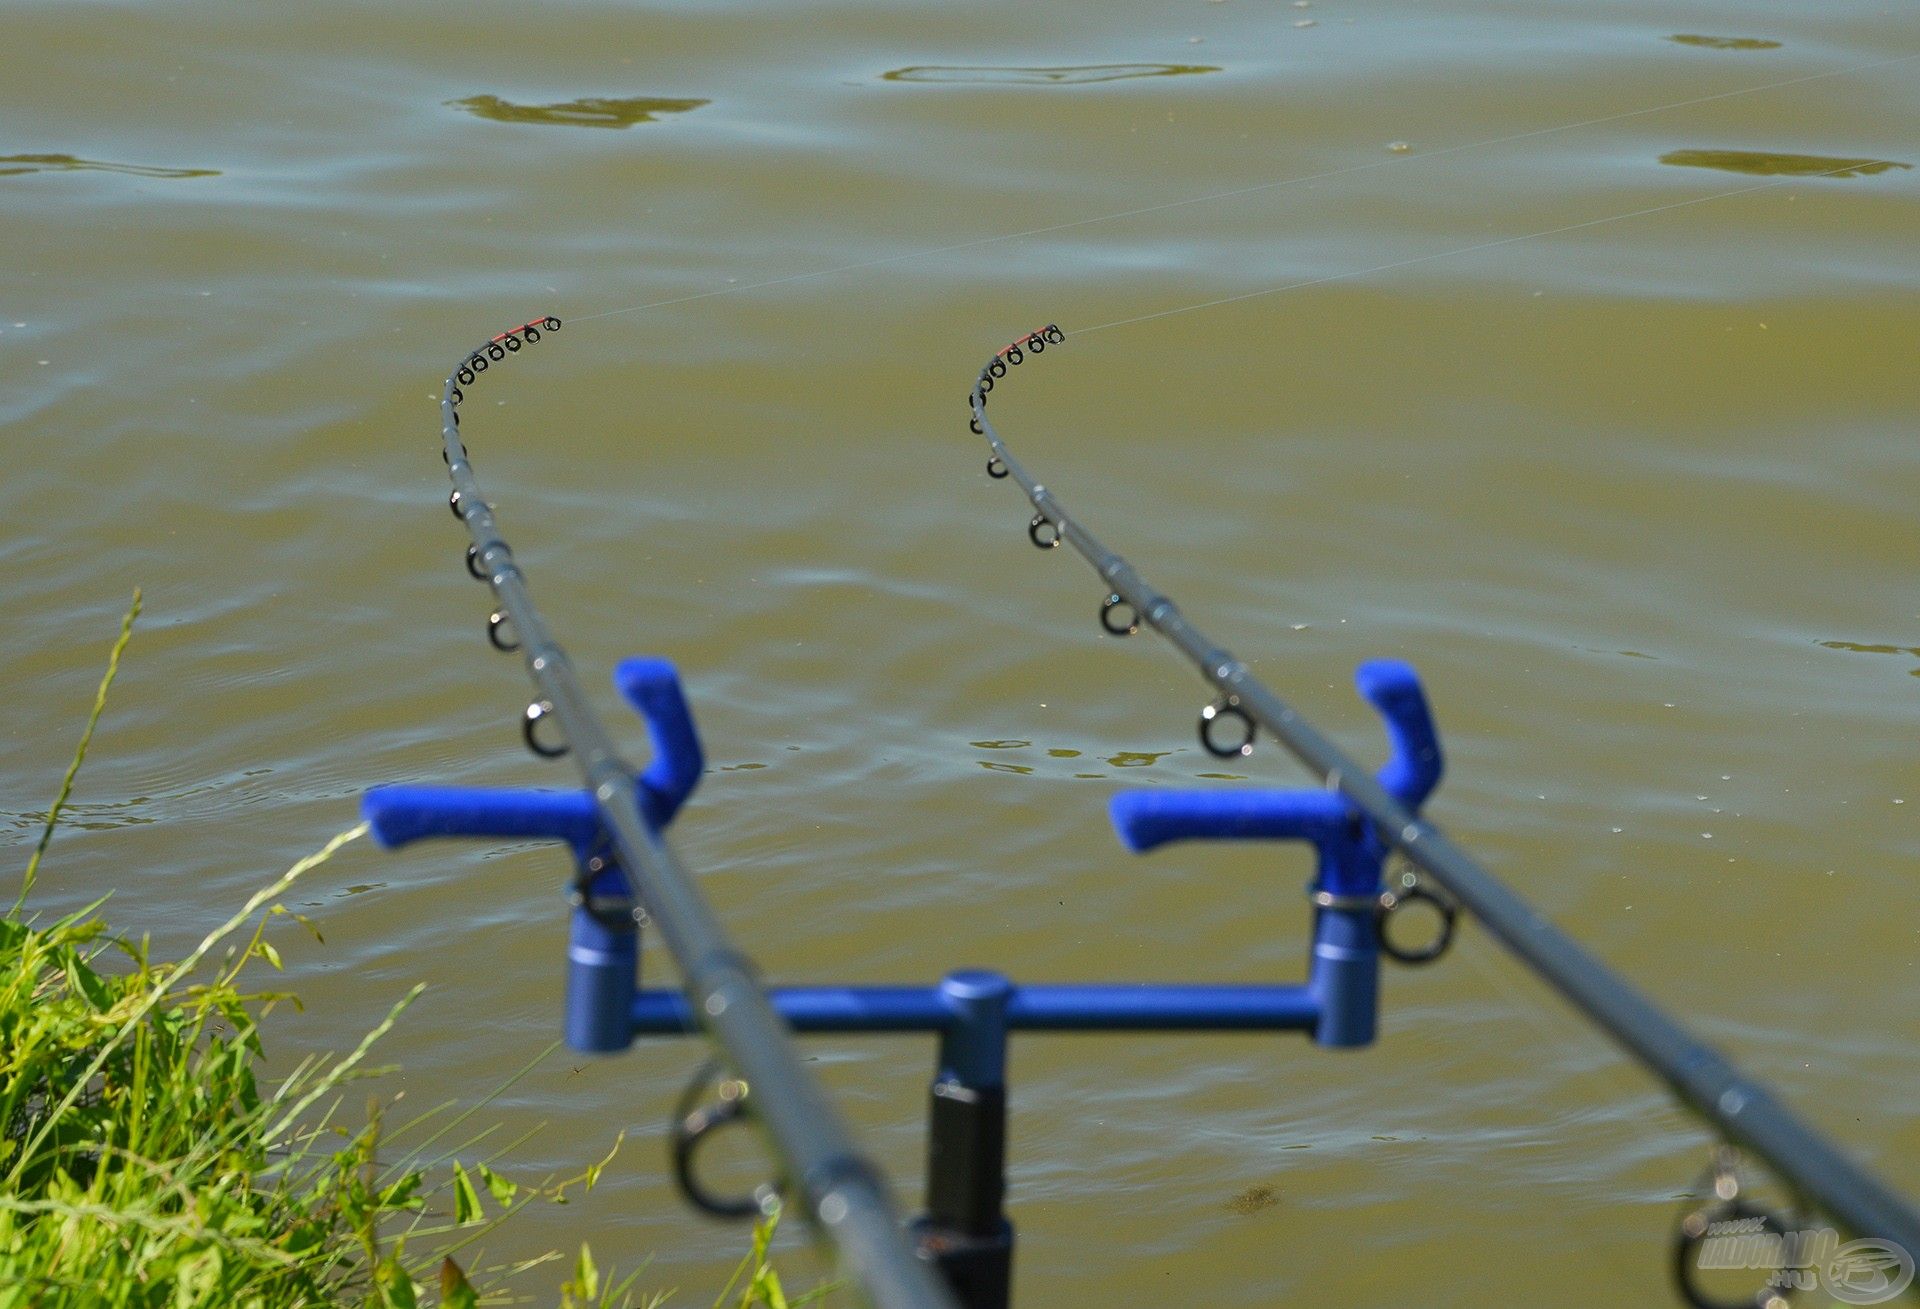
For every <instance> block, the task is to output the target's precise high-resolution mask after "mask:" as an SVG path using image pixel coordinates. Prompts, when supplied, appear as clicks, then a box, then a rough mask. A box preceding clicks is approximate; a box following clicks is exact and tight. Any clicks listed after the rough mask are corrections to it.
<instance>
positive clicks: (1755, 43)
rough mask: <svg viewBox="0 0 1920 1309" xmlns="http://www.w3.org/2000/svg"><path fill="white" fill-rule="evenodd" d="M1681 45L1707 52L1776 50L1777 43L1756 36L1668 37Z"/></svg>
mask: <svg viewBox="0 0 1920 1309" xmlns="http://www.w3.org/2000/svg"><path fill="white" fill-rule="evenodd" d="M1667 40H1669V41H1678V42H1679V43H1680V44H1681V45H1698V46H1705V47H1706V48H1707V49H1709V50H1778V49H1779V48H1780V43H1779V42H1778V41H1763V40H1761V39H1760V38H1759V37H1757V36H1686V35H1682V36H1670V37H1668V38H1667Z"/></svg>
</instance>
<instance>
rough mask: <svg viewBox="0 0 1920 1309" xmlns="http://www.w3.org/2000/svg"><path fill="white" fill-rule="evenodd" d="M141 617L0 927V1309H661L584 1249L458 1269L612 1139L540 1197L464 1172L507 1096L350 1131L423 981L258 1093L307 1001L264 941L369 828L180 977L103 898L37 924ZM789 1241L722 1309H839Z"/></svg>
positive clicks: (205, 943)
mask: <svg viewBox="0 0 1920 1309" xmlns="http://www.w3.org/2000/svg"><path fill="white" fill-rule="evenodd" d="M139 609H140V596H139V593H138V592H135V594H134V600H133V606H132V608H131V609H130V610H129V611H128V613H127V617H126V621H125V622H124V623H123V624H122V627H121V631H120V635H119V638H118V639H117V640H116V641H115V643H114V646H113V650H112V653H111V655H110V657H109V660H108V666H107V670H106V673H105V675H104V676H103V677H102V679H101V682H100V688H99V692H98V694H97V695H96V696H95V699H94V705H93V711H92V713H91V715H90V716H89V718H88V721H87V726H86V730H85V732H84V733H83V734H82V736H81V739H80V743H79V747H78V749H77V750H76V751H75V753H74V758H73V762H72V765H71V766H70V767H69V768H68V770H67V773H66V777H65V779H64V780H63V782H62V784H61V787H60V790H59V794H58V798H57V799H56V800H55V802H54V805H53V807H52V809H51V810H50V811H49V812H48V814H47V819H46V825H45V828H44V830H43V831H42V833H41V837H40V840H39V842H38V844H37V846H36V848H35V850H34V852H33V855H32V858H31V860H30V861H29V863H28V865H27V868H26V870H25V872H24V874H23V875H22V878H21V887H20V892H19V896H18V898H17V899H16V900H15V902H14V904H13V907H12V908H11V909H10V910H9V911H8V912H7V914H6V916H5V918H4V919H0V1309H25V1307H26V1306H69V1305H71V1306H81V1305H85V1306H129V1307H132V1306H138V1307H140V1309H147V1307H149V1306H150V1307H151V1309H214V1307H215V1306H218V1307H219V1309H229V1307H235V1309H294V1307H295V1306H302V1307H308V1309H343V1307H346V1306H352V1307H353V1309H404V1307H407V1306H416V1305H426V1304H433V1303H436V1302H437V1303H439V1304H442V1305H445V1306H448V1307H449V1309H467V1307H468V1306H477V1305H480V1304H485V1303H505V1302H509V1301H512V1302H521V1303H524V1302H526V1301H527V1300H528V1299H529V1298H531V1299H533V1300H534V1301H536V1302H542V1303H551V1304H559V1305H561V1306H564V1307H565V1309H585V1307H586V1306H594V1307H595V1309H601V1307H602V1306H632V1305H643V1306H649V1307H651V1306H658V1305H660V1304H661V1303H663V1302H664V1301H665V1300H666V1299H667V1296H666V1295H663V1294H658V1293H655V1294H650V1295H647V1296H644V1297H643V1296H641V1295H639V1294H638V1293H637V1292H636V1291H635V1290H634V1287H635V1284H636V1282H637V1280H638V1277H639V1272H640V1271H644V1270H636V1272H634V1273H631V1274H628V1275H627V1276H626V1277H624V1278H615V1277H611V1276H607V1275H603V1274H602V1273H601V1271H600V1270H599V1268H598V1267H597V1266H596V1264H595V1262H594V1259H593V1255H592V1253H591V1251H590V1250H589V1249H588V1248H587V1247H586V1246H585V1245H582V1246H581V1248H580V1250H579V1252H578V1254H577V1255H574V1256H571V1257H563V1256H562V1255H560V1254H559V1253H558V1252H553V1253H550V1254H548V1255H546V1256H543V1257H540V1258H536V1259H531V1260H524V1261H521V1262H519V1263H516V1264H512V1265H505V1266H500V1267H490V1268H486V1269H484V1270H477V1269H475V1268H474V1267H473V1266H472V1265H471V1264H470V1263H469V1264H467V1265H463V1264H462V1262H461V1260H462V1259H465V1258H467V1251H468V1250H469V1249H470V1248H472V1247H473V1245H474V1243H475V1242H476V1241H478V1240H480V1239H482V1238H484V1237H486V1236H487V1235H488V1234H489V1233H491V1232H493V1231H494V1230H495V1229H497V1228H498V1227H499V1225H500V1224H501V1223H503V1222H506V1221H509V1220H510V1219H511V1218H512V1217H513V1216H514V1215H515V1214H516V1213H518V1212H520V1211H521V1210H523V1209H524V1208H526V1207H527V1206H528V1205H531V1204H552V1203H561V1204H564V1203H566V1202H567V1201H568V1200H569V1199H570V1198H571V1196H572V1195H573V1194H575V1193H576V1192H578V1191H580V1190H584V1189H589V1188H591V1187H592V1186H593V1185H594V1183H595V1182H596V1181H597V1179H598V1177H599V1175H600V1172H601V1170H602V1169H603V1168H604V1167H605V1166H606V1164H607V1162H608V1161H610V1160H611V1159H612V1157H613V1151H614V1150H617V1149H618V1147H619V1142H618V1141H615V1142H613V1143H611V1148H610V1149H609V1152H608V1155H607V1157H606V1158H605V1159H602V1160H601V1161H600V1162H599V1163H598V1164H595V1165H593V1166H591V1167H589V1168H588V1169H586V1170H585V1171H584V1172H582V1173H581V1174H580V1175H579V1176H576V1177H572V1178H566V1179H563V1180H558V1181H555V1180H552V1179H548V1180H547V1181H544V1182H542V1183H540V1184H537V1185H531V1184H527V1183H524V1182H517V1181H514V1180H511V1179H510V1178H509V1177H507V1176H506V1175H505V1174H504V1173H502V1172H500V1171H496V1169H495V1167H494V1165H495V1164H496V1163H498V1162H499V1157H500V1155H501V1154H503V1153H505V1151H497V1152H495V1153H494V1154H493V1155H492V1156H490V1157H489V1158H484V1159H475V1158H471V1157H469V1158H467V1159H465V1160H461V1159H457V1158H454V1156H455V1155H458V1154H459V1153H460V1152H461V1151H463V1150H467V1151H470V1150H471V1149H472V1148H473V1147H474V1146H475V1145H477V1144H478V1142H479V1141H480V1140H482V1139H484V1138H486V1137H488V1136H489V1135H490V1134H491V1132H490V1129H488V1128H486V1127H484V1126H483V1125H477V1124H476V1116H477V1115H478V1114H480V1113H481V1112H483V1110H484V1108H485V1105H486V1103H487V1102H488V1101H490V1100H491V1099H492V1098H493V1097H492V1096H489V1097H488V1098H487V1101H482V1102H481V1104H479V1105H475V1106H471V1107H468V1108H466V1109H464V1110H459V1111H455V1110H454V1109H453V1106H451V1105H443V1106H441V1107H440V1108H439V1109H437V1110H433V1111H430V1112H429V1113H427V1114H425V1115H422V1116H421V1117H419V1118H416V1119H414V1120H413V1121H411V1122H408V1123H404V1124H401V1125H399V1126H397V1127H394V1128H392V1129H390V1130H389V1129H387V1128H386V1127H385V1126H384V1124H383V1115H382V1109H381V1104H380V1102H379V1101H378V1100H377V1099H375V1100H372V1101H370V1102H369V1105H368V1109H367V1112H366V1113H365V1115H364V1116H363V1117H364V1121H363V1122H361V1123H360V1124H359V1125H358V1126H355V1127H352V1128H349V1127H347V1126H345V1125H344V1124H343V1123H342V1121H341V1119H342V1117H343V1104H344V1101H345V1098H346V1091H347V1089H348V1087H349V1085H350V1084H351V1083H355V1082H357V1081H359V1080H361V1079H365V1078H369V1077H373V1076H377V1075H378V1073H379V1072H380V1071H381V1070H379V1069H374V1068H371V1067H369V1065H368V1062H367V1061H368V1057H369V1055H370V1054H371V1053H372V1051H373V1048H374V1046H375V1044H376V1043H377V1042H378V1041H379V1040H380V1039H381V1038H382V1037H383V1036H385V1035H386V1034H387V1033H388V1031H389V1030H391V1029H392V1027H393V1026H394V1024H395V1023H396V1022H397V1021H398V1020H399V1018H400V1016H401V1014H402V1013H403V1012H404V1010H405V1009H406V1007H407V1005H408V1004H410V1003H411V1002H412V1000H413V999H414V997H415V996H417V995H418V994H419V990H420V988H418V987H416V988H415V989H414V990H413V991H412V992H410V993H408V994H407V995H406V996H404V997H402V998H401V999H400V1000H399V1001H398V1003H396V1004H395V1005H394V1006H393V1007H392V1009H391V1010H390V1011H389V1012H388V1013H387V1014H386V1015H385V1016H384V1017H383V1018H382V1019H381V1020H380V1021H379V1022H378V1023H376V1024H374V1025H373V1027H372V1028H371V1029H370V1030H369V1031H368V1032H367V1034H366V1036H365V1038H364V1039H363V1040H361V1041H360V1043H359V1044H358V1046H356V1048H355V1049H353V1050H352V1051H351V1052H349V1053H347V1054H346V1055H344V1056H339V1057H329V1058H325V1059H320V1058H311V1059H307V1060H305V1061H303V1062H301V1063H300V1064H299V1065H298V1066H297V1067H295V1068H294V1070H293V1071H292V1072H291V1073H290V1074H289V1075H287V1076H286V1077H284V1078H282V1079H280V1080H279V1081H277V1082H276V1083H273V1084H266V1083H263V1081H262V1079H261V1076H260V1073H259V1064H260V1060H261V1059H262V1057H263V1053H264V1051H263V1046H262V1024H263V1021H264V1020H265V1019H266V1018H267V1017H268V1015H269V1014H270V1013H271V1012H272V1010H273V1008H274V1007H275V1005H276V1004H278V1003H280V1002H281V1001H284V1000H287V999H289V998H290V997H288V996H287V995H285V994H284V993H282V992H279V991H277V990H274V989H271V988H269V989H256V984H255V977H256V976H257V975H259V974H260V973H261V971H262V969H263V968H265V969H271V970H274V971H276V972H277V971H278V969H279V967H280V958H279V954H278V952H277V951H276V950H275V948H274V946H273V945H272V943H271V942H270V941H269V940H268V937H267V928H268V926H269V924H271V923H273V922H275V921H276V920H279V919H298V918H299V916H298V915H297V914H292V913H290V912H289V911H288V910H287V909H286V908H285V907H284V906H283V905H282V904H281V903H280V897H281V896H283V895H284V894H285V893H286V892H287V890H288V889H289V888H291V887H292V886H293V885H294V884H295V883H296V882H297V881H298V880H299V879H300V878H301V877H302V876H304V875H305V874H307V873H309V872H310V871H312V870H313V869H314V868H316V867H318V866H319V865H321V864H323V863H325V862H326V861H327V860H328V859H329V858H331V857H333V855H334V854H335V853H336V852H337V851H339V850H340V849H341V847H343V846H345V845H347V844H348V843H349V842H351V841H354V840H356V839H358V838H359V837H360V836H361V835H363V834H364V833H365V831H366V828H365V826H364V825H362V826H360V827H356V828H353V829H351V830H349V831H346V832H342V833H341V834H340V835H338V836H336V837H334V838H333V839H332V840H331V841H328V842H327V843H326V844H325V845H324V846H322V847H321V849H319V850H318V851H316V852H315V853H314V854H312V855H309V856H308V857H306V858H304V859H302V860H300V861H299V862H298V863H296V864H294V865H293V866H292V867H291V868H289V869H288V870H287V871H286V872H284V873H283V874H281V875H280V876H279V877H278V878H276V879H274V880H273V881H272V882H271V883H269V884H268V885H267V886H265V887H264V888H262V889H261V890H260V891H259V892H258V893H256V894H255V895H253V896H252V897H251V898H250V899H248V901H247V902H246V903H245V904H244V905H243V906H241V907H240V909H239V910H237V911H236V912H235V913H234V914H233V915H232V916H230V917H229V918H227V919H226V921H224V922H222V923H220V924H219V925H218V926H216V927H214V928H213V929H212V930H211V931H209V932H208V933H207V934H206V936H205V937H204V938H203V939H202V940H201V942H200V943H199V945H198V946H196V947H195V948H194V949H193V950H191V951H190V952H188V954H187V955H186V956H185V957H184V958H181V959H179V960H176V961H171V962H160V961H156V960H154V959H153V958H152V957H150V955H149V953H148V950H147V947H146V945H145V944H144V943H141V942H134V941H130V940H128V939H126V938H124V937H121V936H118V935H116V934H115V933H114V932H113V931H112V930H111V929H110V928H109V927H108V925H107V923H106V922H105V921H104V919H103V918H102V917H101V913H100V911H101V907H102V904H103V903H104V901H98V902H95V903H94V904H91V905H88V906H86V907H85V908H83V909H80V910H78V911H76V912H74V913H71V914H68V915H66V916H65V917H62V918H59V919H57V920H53V921H41V919H40V918H39V916H37V915H34V914H32V913H30V911H29V898H30V895H31V893H32V891H33V889H34V885H35V882H36V879H37V878H38V877H39V875H40V870H41V863H42V859H43V857H44V856H45V854H46V853H47V850H48V847H49V845H50V844H51V842H52V840H53V836H54V833H55V830H56V828H57V826H58V824H59V820H60V814H61V811H62V809H63V808H64V807H65V805H66V802H67V799H68V797H69V796H70V794H71V793H72V790H73V785H74V780H75V778H76V776H77V775H78V773H79V770H80V767H81V765H82V764H83V763H84V762H85V759H86V753H87V748H88V745H89V743H90V742H91V740H92V738H93V733H94V729H95V727H96V726H97V725H98V723H99V721H100V717H101V714H102V712H103V710H104V708H105V705H106V700H107V692H108V690H109V688H110V687H111V686H112V683H113V680H114V676H115V672H116V670H117V669H118V667H119V661H120V656H121V654H122V653H123V652H124V651H125V649H126V646H127V643H128V640H129V639H130V637H131V635H132V631H133V623H134V619H135V618H136V617H137V616H138V613H139ZM300 921H302V922H304V921H305V920H300ZM308 926H309V928H310V929H311V924H308ZM316 935H317V933H316ZM546 1053H547V1052H542V1054H540V1055H539V1056H536V1058H535V1059H534V1060H532V1061H531V1062H529V1063H528V1064H527V1065H526V1067H524V1068H522V1069H521V1070H520V1071H519V1073H516V1074H514V1075H513V1076H512V1077H510V1078H509V1079H507V1081H506V1082H505V1083H503V1085H502V1086H500V1087H498V1088H496V1090H495V1092H494V1095H498V1094H499V1093H500V1092H501V1091H504V1090H505V1089H506V1088H507V1087H508V1086H510V1085H512V1083H513V1082H514V1081H516V1080H518V1078H519V1077H520V1076H524V1075H525V1074H526V1073H527V1072H529V1071H531V1070H532V1068H533V1067H534V1066H535V1065H537V1064H538V1063H539V1061H540V1059H542V1058H544V1057H545V1055H546ZM457 1134H460V1135H459V1140H458V1143H457V1144H454V1145H452V1146H447V1145H445V1142H447V1141H448V1140H449V1138H454V1137H456V1135H457ZM409 1142H410V1144H405V1143H409ZM403 1144H404V1149H402V1148H401V1146H402V1145H403ZM507 1149H508V1150H510V1149H511V1146H509V1147H507ZM772 1227H773V1223H772V1222H771V1221H769V1222H767V1223H764V1224H762V1225H761V1226H760V1227H759V1228H758V1229H756V1232H755V1235H754V1241H753V1247H752V1250H751V1251H750V1252H749V1253H748V1255H747V1257H746V1258H745V1259H744V1260H743V1261H742V1263H741V1265H740V1268H739V1269H738V1270H737V1271H736V1273H735V1275H734V1279H733V1281H732V1282H730V1283H729V1284H728V1287H727V1289H726V1290H725V1291H723V1292H722V1293H721V1298H720V1301H717V1302H716V1305H718V1304H721V1303H737V1304H738V1305H739V1306H740V1307H741V1309H750V1307H751V1306H754V1305H763V1306H767V1309H786V1307H787V1306H788V1305H789V1304H791V1305H796V1306H797V1305H799V1304H802V1303H805V1302H807V1301H810V1300H813V1299H816V1298H818V1297H819V1296H820V1295H821V1294H823V1292H820V1291H816V1292H812V1293H810V1294H808V1295H806V1296H803V1297H798V1298H795V1299H792V1300H789V1299H788V1297H787V1296H786V1295H785V1293H784V1290H783V1288H782V1287H781V1284H780V1279H779V1276H778V1274H777V1273H776V1272H775V1271H774V1270H773V1268H772V1267H771V1265H770V1263H769V1261H768V1243H769V1241H770V1239H771V1236H772ZM736 1289H738V1293H739V1299H738V1300H737V1301H734V1300H733V1299H732V1298H731V1297H732V1296H733V1295H734V1293H735V1291H736ZM542 1292H544V1293H542Z"/></svg>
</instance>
